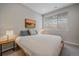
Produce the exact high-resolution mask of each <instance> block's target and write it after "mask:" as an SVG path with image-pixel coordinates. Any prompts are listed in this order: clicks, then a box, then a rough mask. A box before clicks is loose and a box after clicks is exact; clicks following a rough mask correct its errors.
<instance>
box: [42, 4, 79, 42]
mask: <svg viewBox="0 0 79 59" xmlns="http://www.w3.org/2000/svg"><path fill="white" fill-rule="evenodd" d="M62 12H68V20H67V22H68V24H67V26H68V31H53V30H51V31H48V32H49V33H50V34H56V35H61V36H62V37H63V39H64V41H70V42H74V43H79V4H76V5H72V6H70V7H66V8H63V9H60V10H56V11H54V12H51V13H48V14H46V15H44V17H48V16H51V15H55V14H58V13H62Z"/></svg>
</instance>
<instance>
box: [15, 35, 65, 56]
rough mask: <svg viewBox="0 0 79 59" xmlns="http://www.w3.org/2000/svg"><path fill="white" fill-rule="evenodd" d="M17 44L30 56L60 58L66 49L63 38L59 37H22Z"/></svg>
mask: <svg viewBox="0 0 79 59" xmlns="http://www.w3.org/2000/svg"><path fill="white" fill-rule="evenodd" d="M15 42H16V44H17V45H18V46H19V47H20V48H21V49H22V51H23V52H24V53H25V55H29V56H58V55H61V53H62V50H63V47H64V43H63V40H62V38H61V37H60V36H57V35H47V34H38V35H32V36H20V37H18V38H17V39H16V41H15Z"/></svg>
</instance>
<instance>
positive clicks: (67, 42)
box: [64, 41, 79, 46]
mask: <svg viewBox="0 0 79 59" xmlns="http://www.w3.org/2000/svg"><path fill="white" fill-rule="evenodd" d="M64 43H66V44H70V45H74V46H79V44H78V43H73V42H69V41H64Z"/></svg>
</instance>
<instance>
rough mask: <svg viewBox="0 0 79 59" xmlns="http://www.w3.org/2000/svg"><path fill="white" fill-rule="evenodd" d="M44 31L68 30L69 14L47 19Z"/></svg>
mask: <svg viewBox="0 0 79 59" xmlns="http://www.w3.org/2000/svg"><path fill="white" fill-rule="evenodd" d="M44 29H52V30H65V29H67V12H65V13H61V14H57V15H54V16H49V17H46V18H45V20H44Z"/></svg>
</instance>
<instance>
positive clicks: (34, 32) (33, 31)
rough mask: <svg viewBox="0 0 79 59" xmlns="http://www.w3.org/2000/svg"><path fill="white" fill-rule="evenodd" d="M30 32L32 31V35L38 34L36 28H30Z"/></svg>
mask: <svg viewBox="0 0 79 59" xmlns="http://www.w3.org/2000/svg"><path fill="white" fill-rule="evenodd" d="M29 32H30V35H36V34H37V30H35V29H30V30H29Z"/></svg>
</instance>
